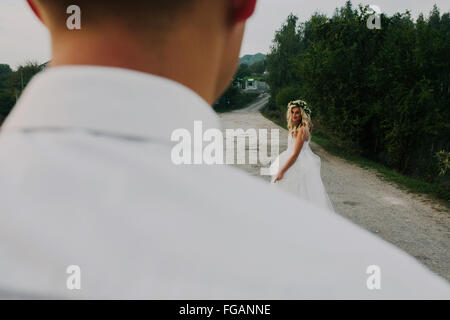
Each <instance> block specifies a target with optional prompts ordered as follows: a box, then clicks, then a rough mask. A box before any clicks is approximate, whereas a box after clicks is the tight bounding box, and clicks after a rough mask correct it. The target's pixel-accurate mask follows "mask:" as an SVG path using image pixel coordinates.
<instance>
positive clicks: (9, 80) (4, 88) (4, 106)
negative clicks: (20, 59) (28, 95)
mask: <svg viewBox="0 0 450 320" xmlns="http://www.w3.org/2000/svg"><path fill="white" fill-rule="evenodd" d="M41 70H42V68H41V67H40V66H39V65H38V64H37V63H35V62H28V63H26V64H25V65H23V66H19V67H18V68H17V69H16V70H15V71H13V70H12V69H11V67H10V66H9V65H7V64H0V124H1V122H2V120H3V119H4V118H6V116H7V115H8V114H9V112H10V111H11V110H12V108H13V107H14V105H15V104H16V101H17V99H18V98H19V97H20V95H21V94H22V91H23V89H24V88H25V87H26V86H27V84H28V83H29V82H30V80H31V78H33V77H34V76H35V75H36V74H37V73H38V72H40V71H41Z"/></svg>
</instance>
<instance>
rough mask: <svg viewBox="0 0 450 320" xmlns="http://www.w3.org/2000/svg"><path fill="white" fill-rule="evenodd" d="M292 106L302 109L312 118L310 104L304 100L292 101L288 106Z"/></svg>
mask: <svg viewBox="0 0 450 320" xmlns="http://www.w3.org/2000/svg"><path fill="white" fill-rule="evenodd" d="M290 106H297V107H300V108H302V109H303V110H304V111H305V113H306V114H307V115H308V117H311V113H312V112H311V109H310V108H309V106H308V104H307V103H306V102H305V101H303V100H295V101H291V102H289V104H288V107H290Z"/></svg>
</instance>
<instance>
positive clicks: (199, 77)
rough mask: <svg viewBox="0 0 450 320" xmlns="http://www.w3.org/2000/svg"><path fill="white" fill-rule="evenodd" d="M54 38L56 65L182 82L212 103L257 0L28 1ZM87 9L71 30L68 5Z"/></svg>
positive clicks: (229, 74)
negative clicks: (131, 71)
mask: <svg viewBox="0 0 450 320" xmlns="http://www.w3.org/2000/svg"><path fill="white" fill-rule="evenodd" d="M27 1H28V2H29V4H30V5H31V7H32V8H33V9H34V11H35V12H36V14H37V15H38V17H39V18H40V19H41V21H42V22H43V23H44V24H45V25H46V26H47V27H48V29H49V30H50V33H51V37H52V46H53V58H52V64H53V65H64V64H94V65H106V66H116V67H122V68H130V69H136V70H139V71H144V72H149V73H153V74H157V75H161V76H164V77H168V78H171V79H173V80H175V81H178V82H181V83H183V84H185V85H187V86H189V87H191V88H192V89H194V90H195V91H197V92H198V93H199V94H200V95H202V96H203V97H204V98H205V99H206V100H207V101H209V102H213V101H214V99H216V98H218V96H219V95H220V94H221V93H222V92H223V90H225V89H226V87H227V86H228V84H229V82H230V80H231V78H232V76H233V74H234V72H235V70H236V67H237V64H238V57H239V52H240V47H241V43H242V37H243V32H244V25H245V21H246V20H247V19H248V18H249V17H250V16H251V15H252V13H253V11H254V8H255V4H256V0H214V1H211V0H170V1H165V0H127V1H119V0H115V1H114V0H113V1H111V0H95V1H92V0H27ZM71 5H77V6H78V7H79V8H80V9H81V29H80V30H69V29H68V28H67V24H66V22H67V19H68V18H69V17H70V13H68V12H67V8H68V7H69V6H71Z"/></svg>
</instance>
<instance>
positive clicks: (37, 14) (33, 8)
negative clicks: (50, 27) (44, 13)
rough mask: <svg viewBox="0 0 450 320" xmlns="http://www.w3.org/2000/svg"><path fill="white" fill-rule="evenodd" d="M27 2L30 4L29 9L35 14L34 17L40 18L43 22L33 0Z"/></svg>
mask: <svg viewBox="0 0 450 320" xmlns="http://www.w3.org/2000/svg"><path fill="white" fill-rule="evenodd" d="M27 2H28V5H29V6H30V8H31V10H33V12H34V14H35V15H36V17H38V19H39V20H41V22H43V21H42V17H41V15H40V13H39V11H38V9H37V7H36V5H35V4H34V2H33V0H27Z"/></svg>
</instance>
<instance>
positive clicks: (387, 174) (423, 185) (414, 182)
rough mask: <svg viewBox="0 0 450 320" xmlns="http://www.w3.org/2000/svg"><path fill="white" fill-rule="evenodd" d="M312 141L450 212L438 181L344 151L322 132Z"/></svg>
mask: <svg viewBox="0 0 450 320" xmlns="http://www.w3.org/2000/svg"><path fill="white" fill-rule="evenodd" d="M261 114H262V115H263V116H264V117H265V118H266V119H268V120H270V121H272V122H274V123H275V124H277V125H279V126H280V127H282V128H284V129H287V127H286V124H285V123H283V122H282V121H281V120H280V119H276V118H274V117H273V116H271V115H270V114H268V113H267V112H264V110H263V111H262V112H261ZM312 141H313V142H315V143H317V144H318V145H320V146H321V147H322V148H324V149H325V150H326V151H327V152H329V153H331V154H333V155H335V156H338V157H340V158H343V159H345V160H347V161H349V162H352V163H355V164H357V165H359V166H360V167H362V168H364V169H374V170H375V171H376V175H377V176H378V177H379V178H381V179H383V180H385V181H387V182H393V183H395V184H396V185H397V186H398V187H399V188H400V189H402V190H404V191H407V192H409V193H414V194H426V195H429V196H430V198H432V199H433V200H436V201H437V202H439V204H441V205H442V206H443V207H445V208H446V210H445V209H442V207H441V208H439V206H437V207H436V206H433V207H434V209H435V210H438V211H441V212H449V210H450V192H449V191H447V190H446V189H445V188H444V187H443V186H441V185H439V184H437V183H429V182H425V181H422V180H419V179H416V178H412V177H408V176H405V175H403V174H400V173H398V172H397V171H395V170H393V169H390V168H387V167H386V166H384V165H382V164H379V163H377V162H375V161H372V160H369V159H367V158H364V157H362V156H360V155H356V154H350V153H347V152H344V151H343V150H342V149H339V148H338V147H336V146H334V145H332V144H331V143H330V141H329V140H328V139H327V138H326V137H324V136H321V135H320V134H315V135H313V136H312Z"/></svg>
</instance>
